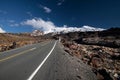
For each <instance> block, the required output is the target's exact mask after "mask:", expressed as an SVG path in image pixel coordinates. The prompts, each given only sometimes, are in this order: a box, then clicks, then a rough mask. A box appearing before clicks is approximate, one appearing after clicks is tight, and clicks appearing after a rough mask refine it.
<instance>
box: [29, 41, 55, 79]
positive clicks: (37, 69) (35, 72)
mask: <svg viewBox="0 0 120 80" xmlns="http://www.w3.org/2000/svg"><path fill="white" fill-rule="evenodd" d="M56 43H57V41H56V42H55V44H54V46H53V48H52V49H51V51H50V52H49V53H48V55H47V56H46V57H45V59H44V60H43V61H42V63H41V64H40V65H39V66H38V67H37V68H36V69H35V71H34V72H33V73H32V74H31V75H30V76H29V78H28V79H27V80H32V79H33V77H34V76H35V75H36V74H37V72H38V71H39V69H40V68H41V67H42V65H43V64H44V63H45V61H46V60H47V58H48V57H49V56H50V54H51V53H52V51H53V50H54V48H55V46H56Z"/></svg>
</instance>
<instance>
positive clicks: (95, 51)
mask: <svg viewBox="0 0 120 80" xmlns="http://www.w3.org/2000/svg"><path fill="white" fill-rule="evenodd" d="M56 37H57V38H60V39H61V42H62V44H63V45H64V50H65V51H66V52H67V53H69V54H70V55H71V56H76V57H77V58H78V59H80V60H82V61H83V62H84V63H85V64H87V65H89V66H91V68H92V70H93V72H94V73H95V74H96V76H97V78H98V80H119V79H120V68H119V67H120V28H111V29H108V30H105V31H89V32H71V33H66V34H60V35H56Z"/></svg>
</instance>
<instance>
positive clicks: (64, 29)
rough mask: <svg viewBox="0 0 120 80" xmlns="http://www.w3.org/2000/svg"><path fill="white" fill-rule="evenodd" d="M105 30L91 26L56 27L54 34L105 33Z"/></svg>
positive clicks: (53, 30)
mask: <svg viewBox="0 0 120 80" xmlns="http://www.w3.org/2000/svg"><path fill="white" fill-rule="evenodd" d="M103 30H105V29H102V28H94V27H91V26H83V27H81V28H77V27H55V28H54V29H52V32H53V33H68V32H75V31H81V32H86V31H103Z"/></svg>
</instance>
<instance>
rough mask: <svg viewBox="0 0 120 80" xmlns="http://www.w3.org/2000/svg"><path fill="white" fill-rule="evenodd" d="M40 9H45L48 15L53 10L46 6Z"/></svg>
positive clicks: (41, 6)
mask: <svg viewBox="0 0 120 80" xmlns="http://www.w3.org/2000/svg"><path fill="white" fill-rule="evenodd" d="M40 8H42V9H44V10H45V12H46V13H51V12H52V10H51V9H50V8H48V7H46V6H43V5H40Z"/></svg>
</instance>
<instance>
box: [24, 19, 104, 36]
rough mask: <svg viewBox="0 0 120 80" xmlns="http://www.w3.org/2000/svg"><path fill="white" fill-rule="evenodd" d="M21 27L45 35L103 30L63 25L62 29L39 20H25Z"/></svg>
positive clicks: (50, 22) (51, 23)
mask: <svg viewBox="0 0 120 80" xmlns="http://www.w3.org/2000/svg"><path fill="white" fill-rule="evenodd" d="M22 25H29V26H32V27H33V28H36V29H40V30H42V31H44V33H45V34H47V33H51V32H61V31H62V32H73V31H100V30H103V29H101V28H94V27H90V26H83V27H81V28H77V27H68V26H67V25H63V26H62V27H58V26H56V25H55V24H54V23H53V22H52V21H45V20H43V19H41V18H37V19H31V20H26V21H24V22H22Z"/></svg>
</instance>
